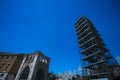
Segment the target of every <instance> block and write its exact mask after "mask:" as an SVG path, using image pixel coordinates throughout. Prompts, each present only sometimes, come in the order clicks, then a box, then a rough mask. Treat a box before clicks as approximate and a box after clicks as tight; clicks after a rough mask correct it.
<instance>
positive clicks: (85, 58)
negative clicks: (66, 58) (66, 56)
mask: <svg viewBox="0 0 120 80" xmlns="http://www.w3.org/2000/svg"><path fill="white" fill-rule="evenodd" d="M98 53H101V51H100V50H99V51H97V52H94V53H93V54H90V55H88V56H86V57H84V58H81V59H82V60H87V59H89V58H90V57H92V56H94V55H96V54H98Z"/></svg>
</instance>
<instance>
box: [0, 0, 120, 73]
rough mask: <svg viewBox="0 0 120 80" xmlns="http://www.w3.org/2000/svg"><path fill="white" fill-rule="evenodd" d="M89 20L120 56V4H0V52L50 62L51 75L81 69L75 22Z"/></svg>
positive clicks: (17, 0)
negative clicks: (40, 57) (36, 54)
mask: <svg viewBox="0 0 120 80" xmlns="http://www.w3.org/2000/svg"><path fill="white" fill-rule="evenodd" d="M82 15H85V16H87V17H88V18H89V19H90V20H91V21H92V22H93V23H94V25H95V26H96V28H97V30H98V31H99V33H100V34H101V36H102V38H103V40H104V41H105V43H106V44H107V47H108V48H109V49H110V51H111V53H112V54H113V56H115V57H116V56H120V49H119V47H120V1H119V0H0V46H1V47H0V51H2V52H13V53H32V52H35V51H36V50H40V51H41V52H43V53H44V54H45V55H47V56H49V57H50V58H51V64H50V71H53V72H55V73H61V72H63V71H66V70H73V69H75V68H77V67H78V66H79V65H80V57H79V51H78V43H77V37H76V33H75V29H74V23H75V21H76V20H77V19H78V18H79V17H80V16H82Z"/></svg>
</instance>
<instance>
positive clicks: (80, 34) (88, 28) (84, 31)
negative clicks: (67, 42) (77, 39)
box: [77, 27, 90, 36]
mask: <svg viewBox="0 0 120 80" xmlns="http://www.w3.org/2000/svg"><path fill="white" fill-rule="evenodd" d="M89 29H90V28H89V27H87V29H85V30H84V31H83V32H81V33H79V35H82V34H84V33H85V32H86V31H88V30H89ZM89 32H90V31H89ZM77 34H78V33H77ZM79 35H78V36H79Z"/></svg>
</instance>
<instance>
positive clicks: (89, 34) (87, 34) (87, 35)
mask: <svg viewBox="0 0 120 80" xmlns="http://www.w3.org/2000/svg"><path fill="white" fill-rule="evenodd" d="M90 34H92V32H89V33H88V34H87V35H85V36H84V37H82V38H81V39H80V40H79V42H80V41H82V40H83V39H84V38H86V37H87V36H89V35H90Z"/></svg>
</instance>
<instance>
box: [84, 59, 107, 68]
mask: <svg viewBox="0 0 120 80" xmlns="http://www.w3.org/2000/svg"><path fill="white" fill-rule="evenodd" d="M104 62H107V60H100V61H97V62H94V63H91V64H89V65H88V66H85V67H84V68H90V67H91V66H94V65H97V64H101V63H104Z"/></svg>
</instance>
